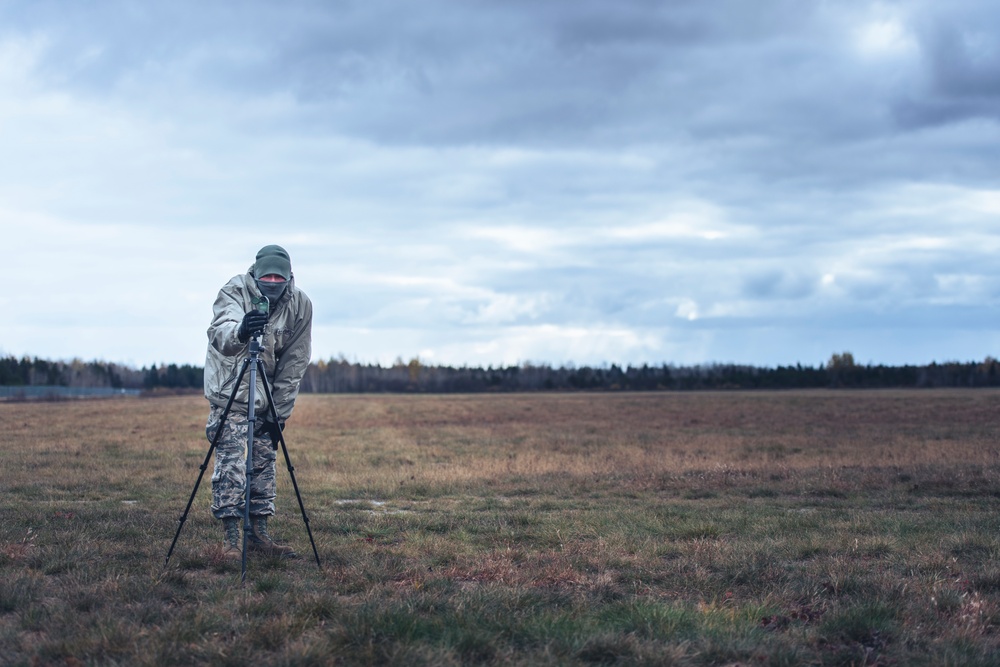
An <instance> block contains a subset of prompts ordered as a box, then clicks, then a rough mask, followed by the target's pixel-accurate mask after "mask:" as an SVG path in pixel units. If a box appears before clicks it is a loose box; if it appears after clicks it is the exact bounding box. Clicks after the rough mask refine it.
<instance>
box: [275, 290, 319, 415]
mask: <svg viewBox="0 0 1000 667" xmlns="http://www.w3.org/2000/svg"><path fill="white" fill-rule="evenodd" d="M297 310H298V312H297V313H296V317H295V333H293V334H292V337H291V338H290V339H289V340H288V342H287V343H286V344H285V346H284V347H283V348H282V350H281V353H280V355H279V356H278V357H277V360H276V365H275V372H274V381H273V387H274V388H273V390H272V398H273V399H274V409H275V411H276V412H277V413H278V418H279V419H282V420H284V419H288V417H289V415H291V414H292V408H293V407H295V398H296V397H297V396H298V394H299V383H301V382H302V378H303V377H304V376H305V374H306V369H307V368H308V367H309V360H310V359H311V358H312V317H313V307H312V301H310V300H309V297H307V296H306V295H305V294H303V295H302V304H301V306H300V307H299V308H298V309H297Z"/></svg>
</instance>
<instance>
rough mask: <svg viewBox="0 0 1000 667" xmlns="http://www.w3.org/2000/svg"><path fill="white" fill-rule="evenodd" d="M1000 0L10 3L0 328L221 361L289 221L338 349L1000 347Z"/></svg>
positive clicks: (889, 356) (739, 351)
mask: <svg viewBox="0 0 1000 667" xmlns="http://www.w3.org/2000/svg"><path fill="white" fill-rule="evenodd" d="M998 25H1000V5H998V4H997V3H996V2H992V1H990V0H949V2H947V3H945V2H940V1H938V0H926V1H923V0H914V1H908V2H868V1H862V0H840V1H837V2H802V1H801V0H753V2H751V1H749V0H703V1H698V2H695V1H693V0H688V1H682V0H668V1H663V2H655V1H652V0H615V1H614V2H610V1H607V0H599V1H598V0H572V1H570V0H530V1H529V0H424V1H423V2H419V3H418V2H405V1H403V0H398V1H396V2H389V1H384V0H364V1H362V0H356V1H354V0H344V1H340V2H337V1H332V0H323V1H318V0H317V1H315V2H288V3H276V2H252V1H250V2H240V3H235V2H217V1H207V2H206V1H205V0H199V1H198V2H186V1H173V2H169V3H147V2H138V1H135V2H132V1H128V2H125V1H123V2H113V1H100V2H88V3H70V2H46V1H44V0H26V1H17V0H0V156H2V159H0V228H2V238H3V245H2V256H3V260H2V264H0V265H2V266H3V267H4V269H5V274H6V277H5V279H4V282H3V284H4V287H3V288H0V312H2V314H3V326H2V327H0V353H2V354H13V355H16V356H21V355H25V354H27V355H30V356H39V357H42V358H49V359H70V358H74V357H78V358H82V359H85V360H90V359H101V360H106V361H115V362H124V363H128V364H133V365H147V364H150V363H163V362H175V363H192V364H199V365H200V364H202V363H203V362H204V350H205V344H206V337H205V328H206V326H207V324H208V322H209V320H210V318H211V304H212V301H213V299H214V297H215V293H216V292H217V290H218V289H219V287H221V286H222V285H223V284H224V283H225V282H226V281H227V280H228V279H229V278H230V277H232V276H233V275H235V274H237V273H241V272H243V271H245V270H246V269H247V268H248V267H249V265H250V264H251V263H252V261H253V257H254V254H255V253H256V251H257V249H258V248H260V247H261V246H263V245H266V244H270V243H278V244H280V245H283V246H284V247H286V248H287V249H288V251H289V252H290V254H291V257H292V267H293V271H294V273H295V276H296V282H297V283H298V285H299V287H301V288H302V289H304V290H305V291H306V292H307V293H308V294H309V296H310V297H311V298H312V300H313V303H314V305H315V322H314V332H313V356H314V359H328V358H330V357H334V356H339V355H344V356H345V357H347V358H348V359H352V360H357V361H362V362H378V363H386V364H387V363H390V362H392V361H393V360H394V359H395V358H397V357H402V358H404V359H409V358H411V357H413V356H417V355H419V356H420V358H421V359H423V360H424V361H426V362H428V363H442V364H456V365H460V364H470V365H487V364H493V365H497V364H512V363H522V362H526V361H531V362H536V363H540V362H546V363H552V364H564V363H575V364H578V365H580V364H599V363H632V364H637V363H643V362H649V363H664V362H668V363H678V364H693V363H703V362H704V363H711V362H739V363H750V364H755V365H768V366H771V365H778V364H794V363H797V362H801V363H803V364H810V365H815V364H820V363H823V362H825V361H826V359H828V358H829V357H830V355H831V354H832V353H834V352H841V351H850V352H852V353H853V354H854V356H855V358H856V359H857V360H858V361H861V362H872V363H888V364H899V363H928V362H931V361H947V360H962V361H969V360H978V359H982V358H984V357H985V356H987V355H994V356H996V355H1000V330H998V327H997V326H996V324H997V318H996V315H997V305H998V303H1000V261H998V258H1000V32H998V31H997V29H996V27H997V26H998Z"/></svg>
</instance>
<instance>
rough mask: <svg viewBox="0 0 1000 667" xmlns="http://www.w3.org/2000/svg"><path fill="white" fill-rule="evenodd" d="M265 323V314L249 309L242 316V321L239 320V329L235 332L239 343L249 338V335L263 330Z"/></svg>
mask: <svg viewBox="0 0 1000 667" xmlns="http://www.w3.org/2000/svg"><path fill="white" fill-rule="evenodd" d="M265 324H267V315H265V314H264V313H262V312H260V311H258V310H251V311H250V312H248V313H247V314H246V315H244V316H243V321H242V322H240V330H239V331H237V332H236V336H237V337H238V338H239V339H240V342H241V343H245V342H247V341H248V340H250V336H253V335H255V334H258V333H260V332H261V331H263V330H264V325H265Z"/></svg>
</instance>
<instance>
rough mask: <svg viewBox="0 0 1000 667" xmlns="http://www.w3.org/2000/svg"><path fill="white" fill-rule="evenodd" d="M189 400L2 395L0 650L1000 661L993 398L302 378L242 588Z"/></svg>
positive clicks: (196, 401) (96, 657) (273, 657)
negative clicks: (354, 391) (393, 385)
mask: <svg viewBox="0 0 1000 667" xmlns="http://www.w3.org/2000/svg"><path fill="white" fill-rule="evenodd" d="M206 415H207V408H206V403H205V401H204V400H203V399H201V398H200V397H175V398H157V399H148V400H143V399H121V400H99V401H74V402H57V403H0V432H2V442H3V447H0V503H2V515H0V517H2V520H0V664H4V665H90V664H93V665H170V664H176V665H188V664H199V663H212V664H232V665H236V664H240V665H243V664H255V665H272V664H273V665H314V664H406V665H419V664H426V665H458V664H511V665H520V664H524V665H527V664H532V665H535V664H541V665H576V664H579V665H593V664H640V665H997V664H998V663H1000V657H998V655H1000V440H998V436H1000V392H997V391H994V390H976V391H961V390H952V391H931V390H927V391H878V392H847V391H843V392H827V391H815V392H781V393H766V392H760V393H736V392H734V393H655V394H653V393H650V394H531V395H527V394H518V395H496V396H490V395H474V396H471V395H470V396H340V395H338V396H317V395H306V396H303V397H301V398H300V400H299V405H298V407H297V408H296V412H295V414H294V415H293V418H292V419H291V420H290V421H289V424H288V428H287V429H286V431H285V433H286V437H287V439H288V444H289V450H290V454H291V458H292V462H293V464H294V465H295V473H296V478H297V480H298V482H299V486H300V488H301V490H302V494H303V499H304V501H305V504H306V509H307V510H308V512H309V515H310V519H311V525H312V528H313V533H314V535H315V537H316V542H317V546H318V548H319V552H320V557H321V558H322V560H323V563H324V568H323V570H319V569H318V568H317V567H316V564H315V562H314V561H312V560H311V559H310V558H308V557H306V558H302V559H299V560H294V561H277V560H270V559H259V558H258V559H251V561H250V567H249V576H248V582H247V584H246V585H245V586H243V585H241V584H240V581H239V564H238V563H237V564H235V565H232V564H227V563H223V562H222V561H221V559H220V554H221V549H220V543H221V529H220V527H219V525H218V524H217V523H216V522H214V521H212V520H211V518H210V515H209V511H208V504H209V501H210V493H209V484H210V482H209V479H208V474H206V478H205V480H204V482H203V484H202V488H201V490H200V491H199V494H198V497H197V499H196V501H195V507H194V508H193V510H192V513H191V515H190V517H189V519H188V521H187V524H186V525H185V527H184V530H183V532H182V534H181V537H180V540H179V542H178V545H177V548H176V550H175V552H174V555H173V557H172V559H171V562H170V566H169V568H166V569H165V568H164V567H163V560H164V557H165V555H166V552H167V548H168V547H169V545H170V540H171V539H172V538H173V535H174V532H175V530H176V527H177V518H178V516H179V515H180V514H181V512H182V511H183V508H184V504H185V503H186V502H187V499H188V496H189V495H190V492H191V489H192V487H193V485H194V481H195V479H196V477H197V475H198V466H199V465H200V464H201V462H202V460H203V459H204V457H205V454H206V452H207V451H208V441H207V440H206V439H205V437H204V420H205V417H206ZM209 472H210V471H209ZM278 481H279V516H278V518H277V520H275V521H274V522H272V523H273V525H274V526H275V527H276V531H275V532H277V533H278V534H279V535H280V536H281V537H283V538H285V539H287V540H288V541H289V542H291V543H292V544H293V545H294V546H295V547H296V548H297V549H298V551H299V552H300V553H302V554H304V555H307V556H308V555H310V554H309V543H308V539H307V537H306V533H305V529H304V526H303V523H302V519H301V516H300V514H299V511H298V507H297V505H296V503H295V496H294V493H293V492H292V489H291V484H290V483H289V479H288V474H287V472H286V471H285V469H284V465H283V463H282V462H281V461H280V457H279V474H278Z"/></svg>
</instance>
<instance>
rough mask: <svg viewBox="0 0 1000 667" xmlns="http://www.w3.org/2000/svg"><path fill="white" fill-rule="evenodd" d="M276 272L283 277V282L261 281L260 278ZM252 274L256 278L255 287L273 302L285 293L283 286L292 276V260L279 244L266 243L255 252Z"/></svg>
mask: <svg viewBox="0 0 1000 667" xmlns="http://www.w3.org/2000/svg"><path fill="white" fill-rule="evenodd" d="M272 273H273V274H276V275H279V276H281V277H282V278H284V279H285V282H283V283H268V282H262V281H261V278H263V277H264V276H267V275H270V274H272ZM253 275H254V277H255V278H256V279H257V289H259V290H260V293H261V294H263V295H264V296H266V297H267V298H268V300H269V301H270V302H271V303H272V304H273V303H274V302H276V301H277V300H278V299H280V298H281V295H282V294H284V293H285V287H286V286H287V285H288V281H289V280H291V278H292V262H291V260H290V259H289V258H288V252H287V251H286V250H285V249H284V248H282V247H281V246H280V245H266V246H264V247H263V248H261V249H260V251H258V252H257V261H256V262H254V265H253Z"/></svg>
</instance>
